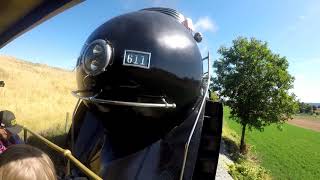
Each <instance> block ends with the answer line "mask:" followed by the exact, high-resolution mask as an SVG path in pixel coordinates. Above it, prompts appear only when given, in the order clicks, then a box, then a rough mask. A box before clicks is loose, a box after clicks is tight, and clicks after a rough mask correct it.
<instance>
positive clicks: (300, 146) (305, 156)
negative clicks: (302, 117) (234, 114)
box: [224, 111, 320, 179]
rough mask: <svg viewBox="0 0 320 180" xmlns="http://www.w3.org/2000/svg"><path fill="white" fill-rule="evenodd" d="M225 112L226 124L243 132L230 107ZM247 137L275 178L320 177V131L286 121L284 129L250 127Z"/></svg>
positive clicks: (237, 131) (262, 163)
mask: <svg viewBox="0 0 320 180" xmlns="http://www.w3.org/2000/svg"><path fill="white" fill-rule="evenodd" d="M225 113H226V115H225V119H224V121H225V122H224V124H225V126H227V127H229V128H231V129H232V130H234V131H235V132H236V133H237V134H238V135H240V132H241V128H240V126H239V124H237V123H236V122H235V121H232V120H230V119H229V118H228V111H226V112H225ZM246 140H247V143H249V144H250V145H252V146H253V150H254V151H255V154H257V156H258V159H259V160H260V161H261V165H262V166H263V167H265V168H266V169H268V170H270V172H271V174H272V176H273V178H275V179H319V178H320V163H319V162H320V133H319V132H315V131H312V130H307V129H303V128H299V127H295V126H291V125H288V124H285V125H284V126H283V130H282V131H279V130H278V128H277V127H276V126H270V127H267V128H266V129H265V131H264V132H259V131H256V130H253V131H251V132H250V131H247V135H246Z"/></svg>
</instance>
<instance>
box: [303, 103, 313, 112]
mask: <svg viewBox="0 0 320 180" xmlns="http://www.w3.org/2000/svg"><path fill="white" fill-rule="evenodd" d="M304 113H312V106H311V105H309V104H305V107H304Z"/></svg>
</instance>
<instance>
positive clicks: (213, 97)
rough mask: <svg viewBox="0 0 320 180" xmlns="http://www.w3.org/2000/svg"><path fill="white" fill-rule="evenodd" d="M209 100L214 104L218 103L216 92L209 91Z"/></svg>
mask: <svg viewBox="0 0 320 180" xmlns="http://www.w3.org/2000/svg"><path fill="white" fill-rule="evenodd" d="M210 100H212V101H215V102H217V101H219V96H218V94H217V92H215V91H210Z"/></svg>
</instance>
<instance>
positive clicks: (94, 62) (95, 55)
mask: <svg viewBox="0 0 320 180" xmlns="http://www.w3.org/2000/svg"><path fill="white" fill-rule="evenodd" d="M82 57H83V58H82V65H83V68H84V71H85V72H86V73H87V74H89V75H91V76H96V75H98V74H100V73H102V72H104V71H105V70H106V68H107V66H108V64H109V63H110V60H111V57H112V49H111V46H110V45H109V44H108V43H107V42H106V41H105V40H102V39H98V40H95V41H93V42H92V43H90V44H89V46H88V47H87V48H86V49H85V51H84V53H83V56H82Z"/></svg>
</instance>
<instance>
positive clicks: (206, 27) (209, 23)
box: [194, 16, 218, 32]
mask: <svg viewBox="0 0 320 180" xmlns="http://www.w3.org/2000/svg"><path fill="white" fill-rule="evenodd" d="M194 28H195V29H196V30H197V31H200V32H205V31H210V32H216V31H217V30H218V26H217V25H216V23H215V22H214V21H213V20H211V19H210V18H209V17H208V16H205V17H200V18H199V19H198V20H197V21H196V22H195V23H194Z"/></svg>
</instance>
